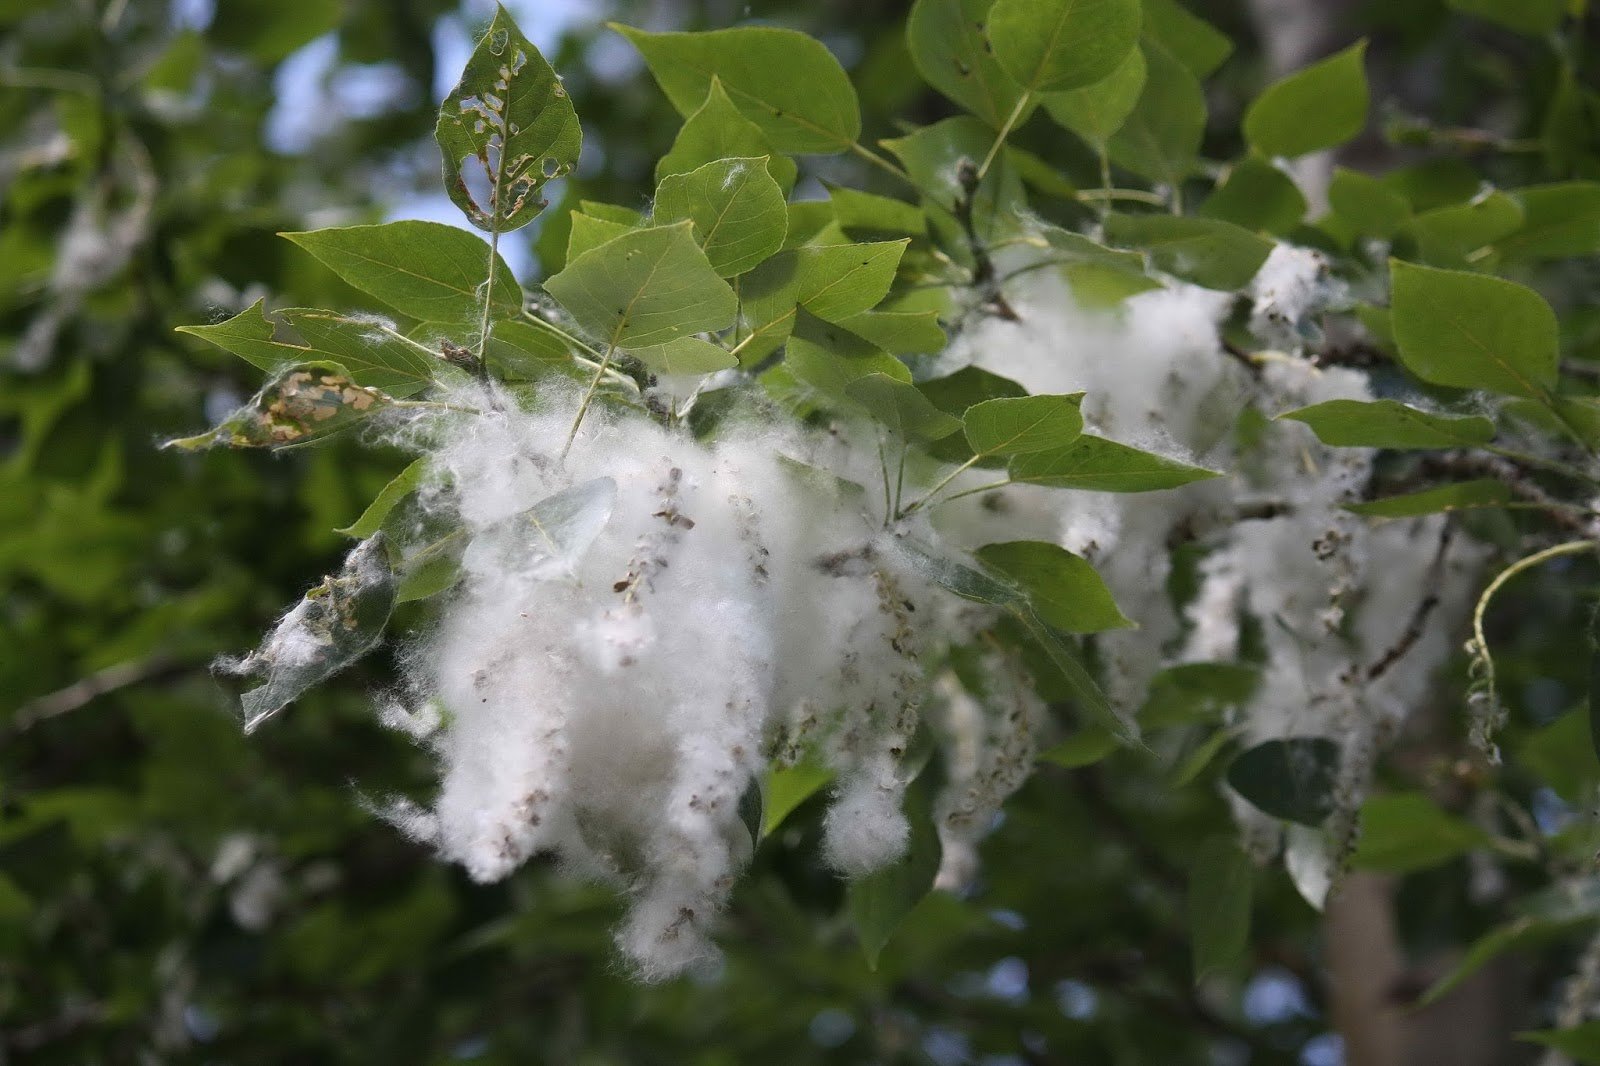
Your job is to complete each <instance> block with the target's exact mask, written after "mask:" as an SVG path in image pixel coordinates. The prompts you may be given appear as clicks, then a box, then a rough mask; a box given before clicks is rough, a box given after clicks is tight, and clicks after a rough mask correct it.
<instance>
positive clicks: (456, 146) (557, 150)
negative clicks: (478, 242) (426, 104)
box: [434, 4, 583, 233]
mask: <svg viewBox="0 0 1600 1066" xmlns="http://www.w3.org/2000/svg"><path fill="white" fill-rule="evenodd" d="M434 136H435V137H436V138H437V140H438V142H439V150H440V151H441V152H443V153H444V185H445V191H446V192H448V193H449V194H450V199H451V200H453V201H455V205H456V206H457V207H459V208H461V210H462V211H463V212H464V213H465V214H466V216H467V218H468V219H470V220H471V222H472V224H473V225H474V226H477V227H478V228H479V229H482V230H488V231H490V232H494V233H505V232H506V231H508V230H514V229H517V228H519V227H521V226H525V225H527V224H528V223H529V222H532V221H533V219H534V216H536V215H537V214H538V213H539V212H540V211H543V210H544V209H545V206H546V201H544V200H542V199H540V198H539V195H538V194H539V190H541V189H543V188H544V186H545V183H546V182H549V181H550V180H551V179H553V178H559V177H561V176H562V175H564V174H566V173H567V172H569V171H570V170H571V169H572V168H573V166H574V165H575V164H576V163H577V161H578V152H579V150H580V149H581V148H582V146H583V131H582V130H581V129H580V128H579V126H578V116H577V113H576V112H574V111H573V110H572V101H571V100H569V99H568V98H567V90H566V89H565V88H563V87H562V85H561V79H560V78H558V77H557V76H556V72H555V71H554V70H552V69H551V68H550V64H549V63H547V62H545V59H544V56H542V55H540V54H539V50H538V49H537V48H535V47H534V46H533V44H532V43H531V42H530V41H529V40H528V39H527V38H526V37H524V36H523V35H522V31H521V30H519V29H517V24H516V23H515V22H513V21H512V19H511V16H510V15H509V14H507V13H506V9H505V8H504V7H501V6H500V5H498V4H496V5H495V14H494V21H492V22H491V23H489V29H488V31H487V32H486V33H484V35H483V39H482V40H480V41H479V42H478V45H477V47H476V48H474V49H473V50H472V56H471V57H470V58H469V59H468V60H467V66H466V69H465V70H463V71H462V72H461V80H460V81H459V82H458V83H457V84H456V87H455V88H454V89H452V90H450V94H449V95H448V96H446V97H445V98H444V102H443V103H442V104H440V105H439V124H438V126H437V128H436V129H435V130H434Z"/></svg>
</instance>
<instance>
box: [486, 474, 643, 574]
mask: <svg viewBox="0 0 1600 1066" xmlns="http://www.w3.org/2000/svg"><path fill="white" fill-rule="evenodd" d="M616 503H617V483H616V482H615V481H613V480H611V479H610V478H608V477H597V478H593V479H591V480H589V481H584V482H581V483H580V484H577V485H574V486H572V487H571V488H569V489H563V490H561V491H560V492H557V493H554V494H552V495H549V496H546V497H545V498H544V499H542V500H540V501H539V502H538V503H536V504H534V505H533V506H532V507H530V508H528V509H527V510H526V511H523V512H522V513H521V514H518V515H514V516H512V517H511V518H509V519H507V520H506V529H505V532H506V534H507V535H506V537H505V538H504V539H503V540H502V541H501V543H502V544H503V545H505V546H506V547H507V548H508V549H509V550H507V551H505V552H504V553H503V554H504V558H503V559H501V570H502V572H505V573H508V574H510V573H518V572H524V573H528V574H530V575H531V576H533V577H537V578H551V577H558V576H561V577H570V576H571V575H572V574H573V573H574V572H575V571H576V570H577V567H578V563H579V562H580V561H581V560H582V558H583V555H584V553H585V552H586V551H588V550H589V546H590V545H591V544H593V543H594V541H595V538H596V537H598V536H599V535H600V533H601V531H602V530H604V529H605V527H606V525H607V524H608V523H609V522H610V521H611V512H612V511H613V510H614V509H615V508H616Z"/></svg>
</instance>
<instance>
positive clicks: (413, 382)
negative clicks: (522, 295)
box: [178, 300, 441, 397]
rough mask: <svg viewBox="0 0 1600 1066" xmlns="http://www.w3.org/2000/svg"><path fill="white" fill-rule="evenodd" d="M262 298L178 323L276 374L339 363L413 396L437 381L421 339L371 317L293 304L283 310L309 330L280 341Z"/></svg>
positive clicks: (365, 379)
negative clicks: (219, 317) (224, 313)
mask: <svg viewBox="0 0 1600 1066" xmlns="http://www.w3.org/2000/svg"><path fill="white" fill-rule="evenodd" d="M263 304H264V301H262V300H257V301H256V302H255V303H254V304H252V305H251V306H250V307H249V308H248V309H246V310H244V311H240V312H239V313H238V314H237V315H234V316H233V317H232V318H229V319H226V320H224V321H222V322H218V323H216V324H214V325H210V326H179V327H178V332H179V333H187V334H190V335H191V336H195V337H199V338H200V339H201V340H205V341H209V342H210V343H212V344H215V345H216V346H217V347H219V348H223V349H226V350H227V351H230V352H232V353H233V354H235V355H237V356H239V357H240V358H241V359H243V360H245V361H246V362H247V363H250V364H251V365H252V366H256V367H259V368H260V369H262V370H266V371H268V372H271V373H276V372H279V371H282V370H284V369H285V368H287V367H291V366H295V365H297V364H300V363H315V362H325V363H337V364H339V365H340V366H341V367H342V368H343V369H345V370H347V371H348V372H349V373H350V374H351V376H352V377H353V378H354V379H355V380H356V381H357V382H358V383H359V384H362V385H365V386H367V387H369V388H375V389H382V390H384V391H385V392H387V393H388V394H389V395H391V396H394V397H403V396H410V395H412V394H414V393H417V392H421V391H422V390H423V389H425V388H427V387H428V386H429V385H430V384H432V383H433V380H434V376H435V373H436V372H437V371H438V370H439V369H440V366H441V364H440V362H439V360H438V359H437V358H436V357H434V356H433V355H432V353H430V352H428V351H427V350H425V349H422V348H421V347H419V346H418V345H417V344H415V343H413V342H411V341H408V340H406V339H405V338H404V337H402V336H400V335H399V334H398V333H394V332H393V331H392V330H390V329H388V327H387V326H385V325H384V324H383V323H380V322H375V321H373V320H370V319H355V318H348V317H346V316H343V315H336V314H334V313H333V312H332V311H316V310H312V309H310V308H289V309H287V310H285V311H280V312H278V313H279V315H280V316H282V317H284V318H285V320H286V321H288V322H289V323H290V324H291V325H295V326H297V327H303V332H304V333H309V334H310V336H306V337H305V338H304V340H303V341H302V342H299V343H296V342H291V341H287V340H280V339H277V338H276V337H275V336H274V330H273V328H272V323H271V321H269V320H268V319H267V317H266V314H265V312H264V311H263V310H262V307H263Z"/></svg>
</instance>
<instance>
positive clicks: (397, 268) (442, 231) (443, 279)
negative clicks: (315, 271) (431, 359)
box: [279, 221, 522, 322]
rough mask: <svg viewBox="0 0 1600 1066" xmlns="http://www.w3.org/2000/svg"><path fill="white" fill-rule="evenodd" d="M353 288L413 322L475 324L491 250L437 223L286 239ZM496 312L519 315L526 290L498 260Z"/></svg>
mask: <svg viewBox="0 0 1600 1066" xmlns="http://www.w3.org/2000/svg"><path fill="white" fill-rule="evenodd" d="M279 236H281V237H287V238H288V239H289V240H291V241H293V242H294V243H295V244H297V245H299V246H300V247H302V248H304V249H305V250H306V251H308V252H310V253H311V254H312V255H314V256H316V257H317V258H318V259H319V260H321V261H322V262H323V264H325V265H326V266H327V267H328V268H329V269H330V270H332V271H333V272H334V273H335V274H337V275H339V277H341V278H343V279H344V280H345V281H346V282H348V283H349V284H351V285H353V286H355V287H356V288H358V289H360V290H361V291H362V292H364V293H367V294H368V295H370V296H373V297H376V298H377V299H379V300H382V301H383V302H384V303H386V304H388V305H389V306H390V307H392V308H394V309H395V310H396V311H399V312H400V313H401V314H404V315H409V316H411V317H412V318H420V319H423V320H425V321H430V322H475V321H477V319H478V317H479V316H480V315H481V314H482V313H483V298H484V283H485V282H486V281H487V280H488V277H489V246H488V245H487V244H485V243H484V241H483V240H482V239H481V238H479V237H476V236H474V235H472V234H471V233H468V232H467V231H465V230H461V229H457V228H456V227H454V226H446V225H443V224H442V223H439V222H418V221H402V222H385V223H383V224H382V225H377V226H344V227H341V228H338V229H319V230H307V231H304V232H300V233H282V234H279ZM494 262H495V275H494V291H493V293H492V294H491V299H492V300H493V310H494V311H495V313H496V314H497V315H500V316H509V315H515V314H517V313H518V312H519V311H521V310H522V288H521V286H519V285H518V284H517V279H516V276H515V275H513V274H512V273H511V268H510V267H508V266H506V264H505V261H504V260H502V259H501V258H500V257H499V256H498V255H497V256H495V261H494Z"/></svg>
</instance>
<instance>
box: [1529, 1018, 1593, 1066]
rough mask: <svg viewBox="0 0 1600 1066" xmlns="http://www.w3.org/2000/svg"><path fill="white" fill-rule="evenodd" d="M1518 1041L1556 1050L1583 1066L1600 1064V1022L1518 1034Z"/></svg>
mask: <svg viewBox="0 0 1600 1066" xmlns="http://www.w3.org/2000/svg"><path fill="white" fill-rule="evenodd" d="M1517 1039H1518V1040H1526V1041H1528V1042H1529V1043H1533V1044H1541V1045H1543V1046H1544V1047H1547V1048H1554V1049H1555V1050H1557V1051H1559V1052H1561V1054H1563V1055H1565V1056H1567V1057H1568V1058H1571V1059H1575V1060H1576V1061H1578V1062H1580V1063H1582V1064H1583V1066H1596V1064H1597V1063H1600V1021H1588V1022H1580V1023H1579V1024H1577V1025H1574V1026H1572V1027H1571V1028H1570V1029H1536V1030H1532V1031H1529V1032H1524V1033H1518V1034H1517Z"/></svg>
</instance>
